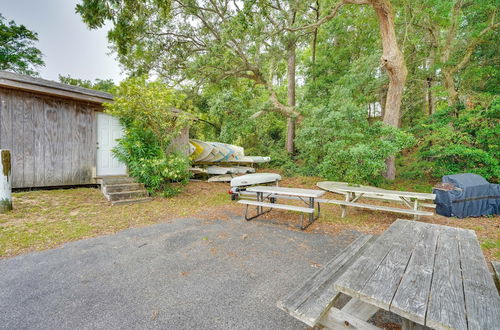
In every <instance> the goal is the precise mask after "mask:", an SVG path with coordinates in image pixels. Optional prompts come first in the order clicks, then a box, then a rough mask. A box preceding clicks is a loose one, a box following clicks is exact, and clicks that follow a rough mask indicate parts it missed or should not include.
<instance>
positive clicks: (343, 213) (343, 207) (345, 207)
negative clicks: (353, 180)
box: [340, 192, 351, 218]
mask: <svg viewBox="0 0 500 330" xmlns="http://www.w3.org/2000/svg"><path fill="white" fill-rule="evenodd" d="M345 201H346V202H350V201H351V193H350V192H348V193H346V194H345ZM341 207H342V215H341V216H340V217H341V218H345V216H346V213H347V206H345V205H342V206H341Z"/></svg>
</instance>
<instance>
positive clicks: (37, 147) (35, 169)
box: [0, 88, 101, 188]
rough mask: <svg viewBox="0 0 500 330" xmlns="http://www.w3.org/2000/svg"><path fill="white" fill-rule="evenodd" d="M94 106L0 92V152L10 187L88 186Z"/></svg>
mask: <svg viewBox="0 0 500 330" xmlns="http://www.w3.org/2000/svg"><path fill="white" fill-rule="evenodd" d="M100 109H101V107H100V105H97V104H92V103H83V102H79V101H74V100H67V99H62V98H56V97H51V96H43V95H38V94H33V93H29V92H23V91H17V90H11V89H6V88H0V149H10V150H11V154H12V187H13V188H29V187H48V186H64V185H77V184H88V183H92V182H93V181H92V179H93V178H92V173H93V168H94V167H95V153H96V150H95V149H96V148H95V146H96V132H95V118H96V116H95V111H96V110H100Z"/></svg>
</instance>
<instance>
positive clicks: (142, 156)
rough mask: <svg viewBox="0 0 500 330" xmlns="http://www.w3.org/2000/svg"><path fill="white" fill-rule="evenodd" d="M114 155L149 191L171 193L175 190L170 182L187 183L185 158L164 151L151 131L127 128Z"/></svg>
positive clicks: (188, 165)
mask: <svg viewBox="0 0 500 330" xmlns="http://www.w3.org/2000/svg"><path fill="white" fill-rule="evenodd" d="M114 154H115V156H116V157H117V158H118V159H119V160H120V161H122V162H124V163H125V164H127V166H128V171H129V174H130V175H131V176H132V177H134V178H136V179H137V180H138V181H139V182H142V183H144V185H145V186H146V187H147V189H148V190H149V192H151V193H155V192H161V193H162V194H163V195H165V196H166V197H168V196H171V195H173V194H175V193H176V192H178V189H175V188H173V187H172V186H171V183H172V182H181V183H186V182H187V180H188V178H189V176H190V174H189V167H190V164H189V160H188V158H187V157H186V156H184V155H181V154H177V153H172V154H165V152H164V151H163V150H162V148H161V146H160V144H159V143H158V141H157V139H156V136H155V135H154V134H153V133H152V132H151V131H145V130H142V129H134V128H128V129H127V130H126V133H125V137H124V138H122V139H120V141H119V144H118V147H117V148H116V149H115V150H114Z"/></svg>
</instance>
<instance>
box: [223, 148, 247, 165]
mask: <svg viewBox="0 0 500 330" xmlns="http://www.w3.org/2000/svg"><path fill="white" fill-rule="evenodd" d="M226 147H227V148H230V149H232V150H233V153H232V154H231V156H230V157H229V160H230V161H232V160H240V159H243V157H245V149H243V148H242V147H239V146H235V145H232V144H226Z"/></svg>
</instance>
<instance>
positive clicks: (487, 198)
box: [433, 173, 500, 218]
mask: <svg viewBox="0 0 500 330" xmlns="http://www.w3.org/2000/svg"><path fill="white" fill-rule="evenodd" d="M433 193H434V194H436V201H435V202H436V213H438V214H440V215H444V216H447V217H457V218H465V217H479V216H483V215H493V214H499V210H500V185H498V184H493V183H489V182H488V181H487V180H486V179H485V178H483V177H482V176H480V175H477V174H472V173H464V174H453V175H445V176H443V178H442V183H441V184H439V185H438V186H436V187H434V189H433Z"/></svg>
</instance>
